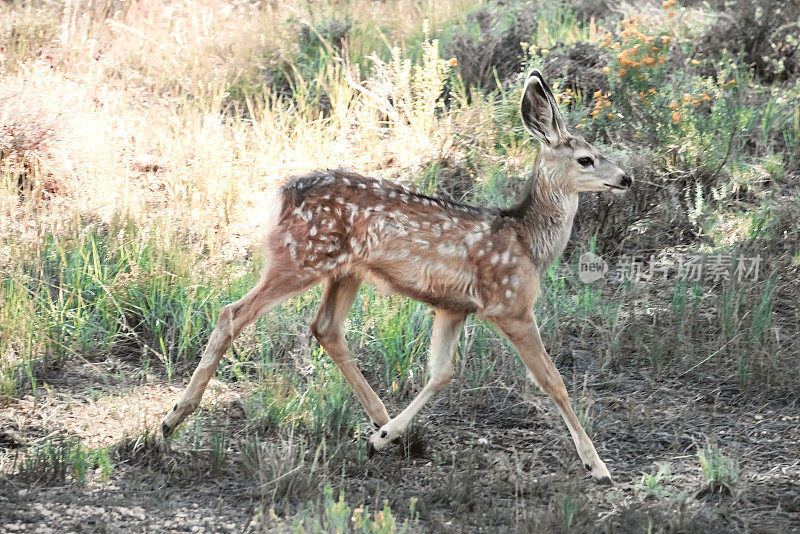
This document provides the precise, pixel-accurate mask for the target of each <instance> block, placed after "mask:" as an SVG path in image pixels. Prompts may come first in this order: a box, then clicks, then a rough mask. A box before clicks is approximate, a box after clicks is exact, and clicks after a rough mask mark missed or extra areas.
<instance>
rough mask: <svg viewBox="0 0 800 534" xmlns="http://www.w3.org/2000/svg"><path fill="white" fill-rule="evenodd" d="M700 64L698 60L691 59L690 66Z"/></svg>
mask: <svg viewBox="0 0 800 534" xmlns="http://www.w3.org/2000/svg"><path fill="white" fill-rule="evenodd" d="M700 63H702V62H701V61H700V60H699V59H693V60H692V65H699V64H700Z"/></svg>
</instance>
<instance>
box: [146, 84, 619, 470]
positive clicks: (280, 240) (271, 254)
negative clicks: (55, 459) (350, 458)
mask: <svg viewBox="0 0 800 534" xmlns="http://www.w3.org/2000/svg"><path fill="white" fill-rule="evenodd" d="M520 109H521V113H522V118H523V123H524V124H525V127H526V128H527V129H528V131H529V132H531V134H532V135H534V136H536V137H538V138H539V140H540V141H541V142H542V149H541V151H540V153H539V157H538V158H537V162H536V168H535V169H534V172H533V175H532V177H531V179H530V180H529V181H528V184H527V185H526V186H525V188H524V189H523V192H522V195H521V197H520V200H519V201H518V202H517V203H516V204H515V205H514V206H513V207H511V208H510V209H507V210H497V209H491V208H480V207H474V206H468V205H465V204H461V203H458V202H453V201H451V200H448V199H444V198H439V197H432V196H428V195H424V194H421V193H420V192H418V191H416V190H412V189H409V188H407V187H404V186H402V185H399V184H396V183H392V182H388V181H386V180H376V179H373V178H367V177H364V176H361V175H358V174H355V173H352V172H347V171H344V170H328V171H318V172H314V173H311V174H308V175H306V176H302V177H299V178H294V179H292V180H290V181H289V182H288V183H287V184H286V185H285V186H284V187H283V188H282V189H281V191H280V194H279V195H278V196H277V197H276V199H275V203H276V204H275V206H268V209H271V210H272V212H271V218H270V221H271V222H270V224H271V226H270V228H269V230H268V232H267V236H266V242H265V247H266V253H267V255H268V258H269V259H268V264H267V268H266V269H265V272H264V277H263V278H262V280H261V282H260V283H259V285H258V286H257V287H255V288H253V289H252V290H251V291H250V292H249V293H248V294H247V295H246V296H245V297H243V298H242V299H241V300H239V301H238V302H236V303H233V304H231V305H228V306H226V307H225V308H223V310H222V312H221V313H220V318H219V322H218V324H217V327H216V329H215V330H214V333H213V334H212V336H211V339H210V340H209V343H208V346H207V347H206V350H205V352H204V353H203V358H202V360H201V361H200V364H199V365H198V367H197V369H196V370H195V373H194V374H193V375H192V379H191V381H190V383H189V386H188V387H187V388H186V392H185V393H184V394H183V396H182V397H181V400H180V401H179V402H178V404H177V405H176V406H175V408H174V409H173V410H172V411H171V412H170V413H169V414H168V415H167V417H166V418H165V419H164V422H163V424H162V428H163V432H164V435H165V436H168V435H169V434H170V433H171V432H172V430H173V429H174V428H175V427H176V426H177V425H178V424H180V423H181V422H182V421H183V420H184V419H185V418H186V416H188V415H189V414H190V413H191V412H192V411H194V409H195V408H196V407H197V405H198V403H199V402H200V398H201V397H202V395H203V391H204V390H205V387H206V385H207V384H208V381H209V380H210V378H211V376H212V374H213V373H214V370H215V369H216V367H217V365H218V363H219V360H220V358H221V357H222V355H223V354H224V353H225V351H226V350H227V349H228V347H229V346H230V344H231V343H232V342H233V339H234V338H235V337H236V335H238V333H239V332H240V331H241V329H242V328H243V327H244V326H245V325H247V324H249V323H250V322H252V321H254V320H255V318H256V317H258V315H259V314H261V313H264V312H265V311H266V310H268V309H270V308H271V307H274V306H275V305H277V304H278V303H279V302H281V301H282V300H284V299H286V298H288V297H290V296H292V295H295V294H297V293H300V292H302V291H304V290H306V289H307V288H309V287H311V286H314V285H316V284H318V283H320V282H325V284H326V288H325V293H324V294H323V298H322V303H321V306H320V310H319V313H318V314H317V317H316V319H315V320H314V322H313V324H312V325H311V330H312V332H313V333H314V335H315V336H316V337H317V339H318V340H319V341H320V344H321V345H322V346H323V347H324V348H325V350H326V351H327V352H328V353H329V354H330V355H331V357H332V358H333V360H334V361H335V362H336V363H337V365H338V366H339V368H340V369H341V371H342V373H343V374H344V376H345V378H346V379H347V381H348V383H349V384H350V386H351V387H352V389H353V391H354V392H355V393H356V395H357V396H358V398H359V400H360V401H361V403H362V405H363V406H364V408H365V410H366V411H367V414H368V415H369V417H370V419H371V420H372V421H373V422H374V423H375V424H376V425H377V426H379V427H380V428H379V430H378V431H377V432H376V433H375V434H373V435H372V436H371V437H370V445H371V446H372V447H374V448H375V449H381V448H383V447H385V446H386V444H387V443H388V442H389V441H390V440H392V439H395V438H396V437H398V436H399V435H400V434H402V433H403V432H404V430H405V428H406V426H407V425H408V423H409V421H410V420H411V419H412V418H413V417H414V416H415V415H416V414H417V413H418V412H419V410H420V409H421V408H422V407H423V406H424V404H425V403H426V402H427V401H428V400H429V399H430V398H431V397H432V396H433V395H434V394H435V393H436V392H438V391H440V390H441V389H442V388H443V387H444V386H445V384H446V383H447V381H448V380H449V379H450V377H451V376H452V374H453V363H454V360H455V350H456V346H457V345H458V337H459V334H460V331H461V327H462V325H463V323H464V320H465V318H466V317H467V315H469V314H470V313H475V314H477V315H479V316H481V317H483V318H485V319H488V320H490V321H492V322H494V323H495V324H497V326H498V327H499V328H500V330H501V331H502V332H503V333H504V334H505V335H506V336H507V337H508V338H509V339H510V340H511V341H512V342H513V343H514V344H515V345H516V347H517V349H518V350H519V353H520V358H521V359H522V360H523V362H524V363H525V365H526V366H527V368H528V370H529V371H530V374H531V376H532V377H533V379H534V380H535V381H536V383H537V384H539V386H540V387H541V388H542V389H543V390H544V391H545V392H546V393H547V394H548V395H550V397H551V398H552V399H553V400H554V402H555V403H556V405H557V407H558V409H559V411H560V413H561V415H562V417H563V418H564V421H565V422H566V424H567V427H568V429H569V431H570V434H571V436H572V438H573V441H574V442H575V446H576V448H577V450H578V454H579V455H580V457H581V459H582V460H583V463H584V465H586V467H587V469H589V470H590V471H591V472H592V475H593V476H594V477H595V478H596V479H598V480H601V481H609V482H610V476H609V474H608V470H607V469H606V467H605V464H604V463H603V461H602V460H600V458H599V457H598V456H597V452H596V451H595V449H594V445H593V444H592V442H591V440H589V438H588V436H587V435H586V433H585V432H584V431H583V428H581V425H580V423H579V422H578V419H577V417H576V416H575V414H574V413H573V411H572V408H571V406H570V403H569V397H568V396H567V391H566V388H565V387H564V382H563V380H562V379H561V376H560V375H559V373H558V370H557V369H556V368H555V366H554V365H553V363H552V362H551V361H550V359H549V357H548V356H547V352H546V351H545V349H544V346H543V345H542V342H541V339H540V338H539V333H538V328H537V326H536V322H535V320H534V318H533V314H532V308H533V304H534V302H535V300H536V296H537V292H538V289H539V277H540V274H541V272H542V270H543V269H546V268H547V267H548V266H549V265H550V263H552V261H553V260H554V259H555V258H556V257H557V256H558V255H559V254H561V252H562V251H563V250H564V247H565V245H566V243H567V239H568V238H569V234H570V230H571V228H572V220H573V217H574V215H575V210H576V209H577V195H578V193H579V192H582V191H621V190H624V189H625V188H626V187H628V185H630V183H631V180H630V178H628V177H627V176H625V174H624V173H623V172H622V171H621V170H620V169H619V168H618V167H616V166H614V165H613V164H611V163H609V162H608V161H607V160H605V158H603V157H602V155H601V154H600V153H599V152H598V151H597V150H596V149H595V148H594V147H592V146H591V145H589V144H588V143H587V142H586V141H584V140H583V139H581V138H579V137H573V136H571V135H570V134H569V133H568V132H567V131H566V129H565V127H564V123H563V120H562V119H561V115H560V113H559V111H558V107H557V106H556V105H555V101H554V99H553V98H552V93H551V92H550V90H549V89H548V88H547V87H546V85H545V84H544V80H542V78H541V74H539V73H538V71H533V72H532V73H531V74H530V76H529V78H528V81H527V83H526V85H525V89H524V91H523V100H522V104H521V108H520ZM362 281H367V282H370V283H373V284H375V285H378V286H381V287H383V288H385V289H387V290H389V291H393V292H397V293H401V294H404V295H407V296H410V297H412V298H414V299H416V300H419V301H422V302H426V303H428V304H430V305H431V306H433V307H434V308H435V315H434V323H433V336H432V338H431V357H430V380H429V382H428V383H427V384H426V385H425V387H424V388H423V389H422V391H421V392H420V393H419V394H418V395H417V397H416V398H415V399H414V400H413V401H412V402H411V403H410V404H409V405H408V406H407V407H406V408H405V409H404V410H403V411H402V412H401V413H400V414H399V415H397V416H396V417H394V418H390V417H389V415H388V413H387V411H386V407H385V406H384V405H383V402H382V401H381V400H380V398H379V397H378V396H377V395H376V394H375V392H374V391H373V390H372V388H371V387H370V386H369V384H367V382H366V380H364V377H363V376H362V375H361V373H360V371H359V370H358V368H357V367H356V365H355V362H354V361H353V359H352V357H351V356H350V352H349V350H348V349H347V345H346V343H345V342H344V321H345V318H346V316H347V311H348V310H349V308H350V306H351V305H352V303H353V299H354V298H355V295H356V292H357V291H358V287H359V286H360V285H361V283H362Z"/></svg>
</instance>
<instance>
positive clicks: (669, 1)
mask: <svg viewBox="0 0 800 534" xmlns="http://www.w3.org/2000/svg"><path fill="white" fill-rule="evenodd" d="M675 4H676V2H675V0H665V1H664V2H662V4H661V7H663V8H664V9H669V8H671V7H675Z"/></svg>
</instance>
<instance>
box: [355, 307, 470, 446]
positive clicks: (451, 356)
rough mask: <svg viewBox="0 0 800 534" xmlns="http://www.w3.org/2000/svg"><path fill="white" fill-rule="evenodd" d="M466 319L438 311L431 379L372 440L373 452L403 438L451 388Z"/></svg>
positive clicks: (435, 322)
mask: <svg viewBox="0 0 800 534" xmlns="http://www.w3.org/2000/svg"><path fill="white" fill-rule="evenodd" d="M464 319H466V316H465V315H464V314H461V313H453V312H450V311H447V310H442V309H437V310H436V312H435V316H434V319H433V335H432V336H431V356H430V362H429V364H428V367H429V368H430V374H431V376H430V379H429V380H428V383H427V384H425V387H424V388H422V391H420V392H419V394H418V395H417V396H416V397H415V398H414V400H413V401H411V404H409V405H408V406H407V407H406V409H405V410H403V411H402V412H400V414H399V415H398V416H397V417H395V418H394V419H392V420H390V421H389V422H388V423H386V424H385V425H383V426H382V427H381V428H379V429H378V430H377V431H376V432H375V433H374V434H373V435H372V436H371V437H370V438H369V443H370V445H371V446H372V448H373V449H375V450H381V449H383V448H384V447H386V445H388V444H389V442H391V441H392V440H394V439H395V438H397V437H399V436H401V435H402V434H403V432H405V431H406V427H407V426H408V423H409V422H411V420H412V419H413V418H414V416H415V415H417V413H419V411H420V410H421V409H422V407H423V406H424V405H425V403H426V402H428V400H430V398H431V397H433V396H434V395H435V394H436V393H438V392H439V391H441V390H442V389H444V387H445V385H447V382H448V381H449V380H450V378H451V377H452V376H453V365H454V363H455V358H456V348H457V346H458V337H459V335H460V334H461V327H462V325H463V324H464Z"/></svg>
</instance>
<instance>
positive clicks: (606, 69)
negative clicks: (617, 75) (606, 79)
mask: <svg viewBox="0 0 800 534" xmlns="http://www.w3.org/2000/svg"><path fill="white" fill-rule="evenodd" d="M603 72H605V73H606V74H608V73H609V72H611V69H610V68H608V67H603Z"/></svg>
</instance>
